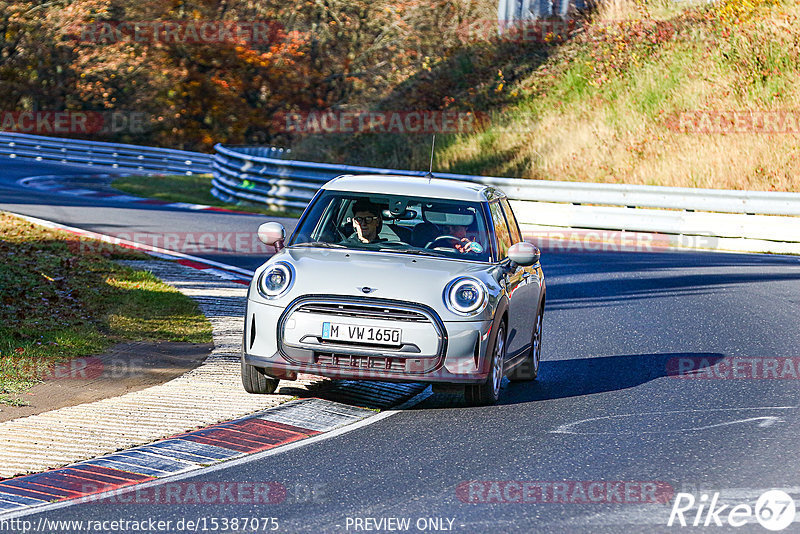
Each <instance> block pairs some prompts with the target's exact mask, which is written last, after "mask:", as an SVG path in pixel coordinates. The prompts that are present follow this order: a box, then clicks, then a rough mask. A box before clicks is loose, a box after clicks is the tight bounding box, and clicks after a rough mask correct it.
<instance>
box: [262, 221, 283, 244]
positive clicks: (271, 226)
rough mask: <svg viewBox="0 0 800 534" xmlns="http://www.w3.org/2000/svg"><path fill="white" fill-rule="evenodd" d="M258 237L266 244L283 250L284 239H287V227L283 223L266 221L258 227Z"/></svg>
mask: <svg viewBox="0 0 800 534" xmlns="http://www.w3.org/2000/svg"><path fill="white" fill-rule="evenodd" d="M258 239H259V240H261V242H262V243H264V244H265V245H269V246H271V247H275V249H276V250H281V249H282V248H283V240H284V239H286V229H285V228H284V227H283V225H282V224H281V223H277V222H268V223H264V224H262V225H261V226H259V227H258Z"/></svg>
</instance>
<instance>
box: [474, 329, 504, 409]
mask: <svg viewBox="0 0 800 534" xmlns="http://www.w3.org/2000/svg"><path fill="white" fill-rule="evenodd" d="M491 355H492V359H491V360H490V362H489V365H490V367H489V376H488V377H486V382H484V383H483V384H474V385H473V384H469V385H467V386H466V387H465V388H464V398H465V399H466V401H467V404H469V405H470V406H489V405H492V404H495V403H496V402H497V400H498V399H499V398H500V384H501V383H502V381H503V363H504V362H505V359H506V325H505V324H503V323H500V327H499V328H498V330H497V336H495V338H494V345H493V346H492V351H491Z"/></svg>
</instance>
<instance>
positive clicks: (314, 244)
mask: <svg viewBox="0 0 800 534" xmlns="http://www.w3.org/2000/svg"><path fill="white" fill-rule="evenodd" d="M292 246H293V247H319V248H347V247H346V246H344V245H340V244H339V243H328V242H326V241H310V242H308V243H295V244H294V245H292Z"/></svg>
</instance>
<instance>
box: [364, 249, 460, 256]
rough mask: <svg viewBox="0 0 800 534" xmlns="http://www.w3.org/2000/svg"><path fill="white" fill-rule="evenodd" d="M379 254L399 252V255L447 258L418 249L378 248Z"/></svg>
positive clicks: (434, 251) (433, 252) (431, 251)
mask: <svg viewBox="0 0 800 534" xmlns="http://www.w3.org/2000/svg"><path fill="white" fill-rule="evenodd" d="M378 251H379V252H399V253H400V254H415V255H417V256H435V257H437V258H449V256H448V255H447V254H443V253H441V252H439V251H436V250H421V249H418V248H405V249H402V248H401V249H397V248H386V247H383V248H379V249H378Z"/></svg>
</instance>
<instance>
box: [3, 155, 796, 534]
mask: <svg viewBox="0 0 800 534" xmlns="http://www.w3.org/2000/svg"><path fill="white" fill-rule="evenodd" d="M85 172H86V171H85V170H83V169H79V168H76V167H68V166H62V165H51V164H41V163H32V162H27V161H26V162H21V161H19V160H9V159H5V158H2V159H0V209H6V210H9V211H12V212H16V213H22V214H27V215H31V216H35V217H41V218H44V219H48V220H53V221H56V222H60V223H64V224H67V225H71V226H77V227H80V228H85V229H88V230H93V231H97V232H103V233H117V232H121V231H126V232H199V231H209V232H242V233H246V232H254V231H255V227H257V225H258V224H259V223H260V222H263V221H264V220H265V218H264V217H263V216H259V215H238V214H229V213H215V212H202V213H199V212H192V211H189V210H179V209H164V208H159V207H156V206H147V205H138V206H136V207H129V206H126V205H123V204H119V203H112V202H107V201H103V200H101V199H100V200H97V199H89V200H87V199H83V198H69V197H63V196H54V195H53V194H48V193H44V192H36V191H32V190H29V189H23V188H20V187H19V186H17V185H16V183H15V182H16V180H17V179H19V178H21V177H25V176H33V175H39V174H41V175H44V174H80V173H85ZM95 172H96V171H95ZM197 255H198V256H203V257H207V258H209V259H214V260H217V261H224V262H226V263H229V264H232V265H236V266H239V267H243V268H247V269H253V268H255V267H256V266H257V265H259V264H260V263H261V262H262V261H263V259H264V256H263V254H252V253H250V254H247V253H243V252H241V251H240V252H234V253H224V252H220V253H217V252H214V253H210V254H197ZM542 264H543V268H544V271H545V274H546V277H547V288H548V294H547V309H546V313H545V321H544V328H545V331H544V340H543V343H544V345H543V361H542V366H541V372H540V378H539V380H538V382H536V383H529V384H510V383H509V384H506V386H505V389H504V392H503V395H502V399H501V404H500V405H498V406H494V407H486V408H466V407H463V406H461V404H460V402H459V401H458V399H457V398H455V397H450V396H447V395H442V394H437V395H434V396H432V397H430V398H428V399H427V400H425V401H423V402H422V403H421V404H419V405H417V406H416V407H415V408H413V409H409V410H406V411H403V412H400V413H397V414H395V415H393V416H391V417H388V418H385V419H382V420H379V421H377V422H376V423H374V424H371V425H367V426H364V427H361V428H358V429H355V430H353V431H351V432H348V433H345V434H342V435H338V436H334V437H331V438H329V439H325V440H320V441H318V442H312V443H308V444H305V445H304V446H300V447H297V448H293V449H290V450H287V451H285V452H282V453H280V454H275V455H271V456H259V455H256V456H255V457H251V458H250V459H249V461H246V462H240V463H235V464H233V465H230V466H224V465H223V466H222V467H223V468H217V469H214V470H209V471H203V472H200V473H199V474H195V475H193V476H192V477H191V478H186V479H183V480H181V483H184V484H186V483H193V482H194V483H198V484H200V483H213V484H215V486H214V487H217V488H220V487H224V486H223V485H224V484H240V483H253V482H277V483H279V484H283V486H284V487H285V488H286V496H285V499H284V500H282V502H280V503H278V504H257V505H254V504H249V503H248V502H246V501H247V499H245V498H243V499H238V501H239V502H233V503H230V502H227V503H224V504H216V503H215V504H202V505H198V504H174V503H170V502H158V503H141V504H135V503H134V504H124V505H123V504H119V503H115V502H89V503H81V504H76V505H74V506H70V507H66V508H62V509H59V510H52V511H48V512H44V513H40V514H37V515H32V516H28V517H26V519H27V520H30V521H32V522H33V523H34V524H36V523H37V522H38V521H39V520H40V519H47V520H58V521H62V520H64V521H68V520H99V521H103V520H135V521H147V520H150V519H154V520H161V521H171V522H172V523H171V525H172V527H171V528H172V529H173V530H172V531H179V530H176V529H175V525H177V524H178V522H179V521H181V520H183V521H184V523H183V525H185V524H186V521H189V520H191V521H198V520H205V521H206V522H205V523H202V524H201V525H198V528H195V529H193V530H191V531H195V530H196V531H203V529H202V528H200V527H201V526H202V525H205V526H206V530H205V531H219V532H224V531H225V530H222V529H221V528H220V529H212V523H210V520H211V519H212V518H216V519H217V521H218V524H219V523H220V522H221V521H222V519H227V520H231V519H232V518H245V517H246V518H276V520H277V521H276V522H266V526H267V529H266V531H272V530H271V529H272V528H273V527H277V528H276V529H275V530H274V531H276V532H366V531H382V532H388V531H409V532H419V531H435V530H436V529H439V530H444V531H448V530H449V531H453V532H470V533H471V532H492V533H494V532H534V531H535V532H680V531H683V530H692V531H697V530H698V529H691V528H690V527H685V528H684V527H680V526H679V524H678V522H677V521H676V522H675V523H674V524H673V525H672V526H667V522H668V520H669V518H670V515H671V508H672V504H671V502H666V501H669V500H670V499H672V498H674V497H673V496H674V495H675V494H677V493H678V492H684V493H688V494H692V495H693V496H694V497H695V498H696V499H697V502H698V505H699V503H700V501H701V496H702V495H704V494H705V495H707V496H708V497H707V498H708V501H711V499H712V496H713V495H714V494H715V493H719V496H718V498H719V502H720V503H724V504H726V505H729V506H728V507H727V509H726V510H725V511H724V512H722V513H721V514H720V515H719V517H720V519H721V520H722V521H723V522H724V521H726V519H727V517H728V513H729V512H730V510H731V508H732V507H733V506H735V505H737V504H740V503H754V502H755V500H756V499H757V498H758V497H759V495H761V494H762V493H764V492H765V491H766V490H770V489H775V488H783V489H784V491H786V492H788V493H790V494H792V495H794V496H795V501H796V502H797V503H798V507H800V500H798V498H797V495H798V494H800V472H799V470H798V469H799V468H798V457H800V417H799V416H798V415H799V414H800V412H799V411H798V410H800V376H798V373H800V368H798V363H800V348H799V347H800V328H798V326H800V315H798V307H800V259H798V258H796V257H788V256H766V255H741V254H722V253H700V252H644V251H642V252H587V251H575V250H572V251H557V250H553V251H547V250H545V251H543V256H542ZM689 367H694V368H698V367H699V368H700V370H699V372H698V374H697V375H695V376H694V377H690V378H686V377H677V376H674V374H675V369H688V368H689ZM725 371H727V372H725ZM736 377H738V378H736ZM526 483H527V484H526ZM554 483H555V484H554ZM184 487H185V486H184ZM532 488H533V489H532ZM234 500H237V499H234ZM706 504H708V503H706ZM696 511H697V506H695V507H694V508H691V510H690V511H687V512H686V513H685V519H686V521H687V523H690V524H691V522H692V521H694V520H695V512H696ZM203 518H204V519H203ZM390 518H398V519H399V520H408V521H409V523H403V522H402V521H400V522H394V520H392V521H389V519H390ZM381 521H382V522H381ZM704 521H706V514H705V512H703V513H702V516H701V519H700V524H701V525H702V524H703V522H704ZM709 521H710V524H711V526H710V527H708V529H711V531H720V532H724V531H725V532H727V531H736V532H767V530H765V529H764V528H763V527H761V526H760V525H759V524H758V523H757V522H755V519H753V518H750V519H749V522H748V523H747V524H746V525H745V526H743V527H741V528H734V527H731V526H730V525H728V524H727V523H725V526H724V527H714V526H713V525H714V519H713V518H709ZM264 525H265V523H264V522H263V521H262V522H261V524H260V525H259V528H258V529H255V530H254V529H250V528H248V529H242V528H237V529H233V528H230V529H229V530H227V531H228V532H230V531H247V532H252V531H259V532H261V531H264V530H262V528H261V527H263V526H264ZM405 525H408V527H407V528H404V527H405ZM229 526H230V524H229ZM376 527H381V528H380V529H379V528H376ZM392 527H395V528H392ZM420 527H422V528H420ZM52 530H54V531H55V529H54V528H53V529H52ZM184 530H185V531H189V529H186V528H184ZM63 531H69V530H68V529H64V530H63ZM123 531H124V530H123ZM798 531H800V514H798V519H797V520H796V521H795V523H793V524H792V525H791V526H789V527H788V528H787V529H786V530H785V532H798Z"/></svg>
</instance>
